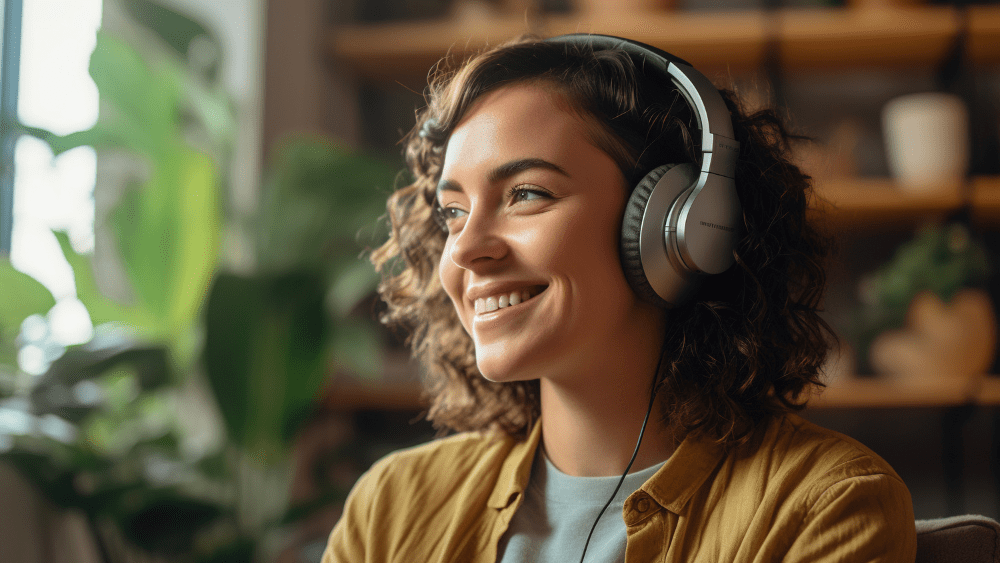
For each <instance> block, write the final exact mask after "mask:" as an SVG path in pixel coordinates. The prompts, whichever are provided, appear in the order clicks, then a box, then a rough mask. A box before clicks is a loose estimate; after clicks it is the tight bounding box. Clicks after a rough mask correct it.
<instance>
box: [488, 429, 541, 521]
mask: <svg viewBox="0 0 1000 563" xmlns="http://www.w3.org/2000/svg"><path fill="white" fill-rule="evenodd" d="M541 437H542V423H541V420H538V421H536V422H535V426H534V427H533V428H532V429H531V433H530V434H528V438H527V439H526V440H522V441H520V442H517V443H516V444H514V446H513V447H512V448H511V450H510V453H509V454H508V455H507V458H506V459H504V461H503V465H502V466H501V467H500V476H499V478H498V479H497V484H496V486H494V487H493V493H492V494H491V495H490V498H489V501H488V504H489V506H490V508H497V509H500V508H507V507H508V506H510V504H511V503H512V502H514V499H516V498H517V496H518V495H520V494H521V493H523V492H524V489H525V487H527V486H528V479H529V478H530V477H531V464H532V463H533V462H534V460H535V450H537V449H538V444H539V442H540V441H541Z"/></svg>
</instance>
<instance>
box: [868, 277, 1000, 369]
mask: <svg viewBox="0 0 1000 563" xmlns="http://www.w3.org/2000/svg"><path fill="white" fill-rule="evenodd" d="M996 344H997V322H996V317H995V315H994V314H993V303H992V301H991V300H990V296H989V294H988V293H986V292H985V291H983V290H982V289H963V290H961V291H959V292H958V293H957V294H955V296H954V297H953V298H952V299H951V302H949V303H945V302H944V301H942V300H941V298H940V297H938V296H937V294H936V293H934V292H932V291H923V292H921V293H919V294H917V296H916V297H915V298H914V299H913V302H912V303H911V304H910V308H909V311H908V313H907V316H906V326H905V327H904V328H903V329H901V330H893V331H887V332H883V333H882V334H880V335H879V336H878V337H877V338H876V339H875V341H874V342H873V343H872V347H871V354H870V358H871V363H872V366H873V367H874V369H875V371H876V372H878V373H880V374H886V375H889V376H892V377H895V378H905V379H908V380H914V379H924V380H926V379H940V378H947V379H952V380H954V381H956V382H957V383H958V382H961V383H963V384H964V385H968V384H970V383H971V382H973V381H975V380H976V379H978V378H981V377H984V375H985V373H986V371H987V370H988V369H989V367H990V366H991V365H992V364H993V354H994V353H995V352H996Z"/></svg>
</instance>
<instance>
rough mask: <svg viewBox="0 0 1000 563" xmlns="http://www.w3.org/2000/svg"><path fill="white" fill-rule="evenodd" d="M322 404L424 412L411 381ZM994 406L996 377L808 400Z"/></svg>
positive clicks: (840, 392) (998, 387) (856, 383)
mask: <svg viewBox="0 0 1000 563" xmlns="http://www.w3.org/2000/svg"><path fill="white" fill-rule="evenodd" d="M322 404H323V406H324V407H325V408H329V409H333V410H347V411H357V410H382V409H388V410H412V411H418V410H422V409H425V408H427V402H426V401H425V400H424V399H423V398H422V395H421V390H420V387H419V386H418V385H417V384H416V383H415V382H414V383H407V384H398V383H397V384H384V383H382V384H378V383H365V382H362V381H357V380H340V381H335V382H334V383H333V384H332V385H331V386H330V387H328V388H327V391H326V393H325V394H324V398H323V400H322ZM970 404H974V405H979V406H985V407H995V406H1000V376H991V375H987V376H981V377H977V378H974V379H966V380H964V381H963V380H960V379H950V378H947V377H942V378H941V379H934V380H912V381H896V380H890V379H886V378H884V377H873V378H860V377H843V378H841V379H839V380H837V381H834V382H831V383H830V384H829V385H828V386H827V387H826V389H824V390H822V392H819V393H817V395H815V396H814V397H812V398H811V399H810V400H809V407H808V408H809V409H811V410H820V409H822V410H826V409H871V408H943V407H955V406H961V405H970Z"/></svg>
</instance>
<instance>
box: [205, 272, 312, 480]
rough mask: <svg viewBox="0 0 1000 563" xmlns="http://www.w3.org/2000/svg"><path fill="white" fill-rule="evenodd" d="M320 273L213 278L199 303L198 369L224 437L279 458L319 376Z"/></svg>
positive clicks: (259, 455)
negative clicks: (201, 366)
mask: <svg viewBox="0 0 1000 563" xmlns="http://www.w3.org/2000/svg"><path fill="white" fill-rule="evenodd" d="M323 297H324V287H323V284H322V282H321V279H320V278H319V277H318V276H316V275H312V274H308V273H291V274H284V275H276V276H259V277H240V276H236V275H233V274H220V275H218V276H217V277H216V278H215V283H214V284H213V286H212V290H211V293H210V295H209V299H208V305H207V308H206V312H207V316H206V334H205V352H204V357H205V368H206V371H207V374H208V379H209V383H210V384H211V386H212V390H213V391H214V393H215V396H216V399H217V401H218V403H219V407H220V411H221V412H222V416H223V419H224V420H225V422H226V427H227V429H228V431H229V435H230V437H231V438H232V439H233V440H234V441H235V442H236V443H237V444H240V445H241V446H242V447H243V448H244V449H245V450H246V451H248V452H250V453H251V455H253V456H255V457H257V458H258V459H260V460H262V461H264V462H267V463H272V462H276V461H278V460H280V459H281V457H282V456H283V455H284V453H285V447H286V444H287V442H288V440H289V438H290V437H291V435H292V434H293V433H294V431H295V430H296V428H297V426H298V423H300V422H301V421H302V419H303V416H304V413H306V412H308V411H309V409H310V408H311V405H312V403H313V401H314V400H315V396H316V392H317V390H318V388H319V386H320V384H321V383H322V382H323V380H324V376H325V363H326V362H325V356H326V340H327V331H328V328H327V317H326V315H325V313H324V310H323Z"/></svg>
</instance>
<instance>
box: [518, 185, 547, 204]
mask: <svg viewBox="0 0 1000 563" xmlns="http://www.w3.org/2000/svg"><path fill="white" fill-rule="evenodd" d="M546 197H549V193H548V192H546V191H545V190H540V189H534V188H529V187H526V186H514V187H513V188H511V190H510V193H509V194H508V198H509V199H510V201H511V203H518V202H521V201H533V200H536V199H542V198H546Z"/></svg>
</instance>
